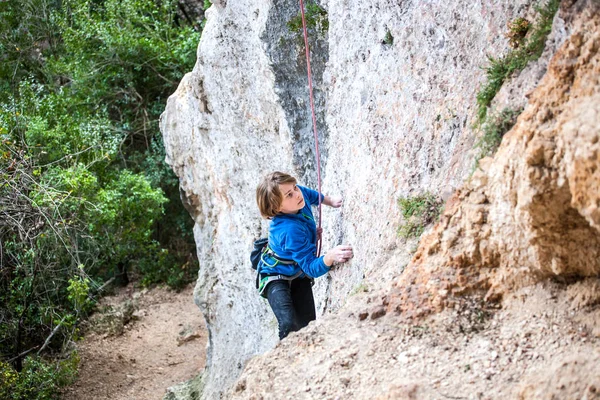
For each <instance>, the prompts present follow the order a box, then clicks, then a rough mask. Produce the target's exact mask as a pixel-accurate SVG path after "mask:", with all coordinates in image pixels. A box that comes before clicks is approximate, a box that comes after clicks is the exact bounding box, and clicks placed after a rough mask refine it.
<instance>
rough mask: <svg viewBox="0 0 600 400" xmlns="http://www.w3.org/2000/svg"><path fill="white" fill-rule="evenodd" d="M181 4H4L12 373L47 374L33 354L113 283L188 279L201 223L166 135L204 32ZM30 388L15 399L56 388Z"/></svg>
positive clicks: (35, 0)
mask: <svg viewBox="0 0 600 400" xmlns="http://www.w3.org/2000/svg"><path fill="white" fill-rule="evenodd" d="M175 6H176V3H174V2H172V1H161V0H63V1H55V0H6V1H3V2H0V89H1V91H0V361H1V362H2V364H1V367H2V371H3V372H2V374H4V375H5V377H10V376H13V375H11V374H12V373H10V369H11V368H12V369H13V370H14V374H17V375H15V376H17V377H18V379H17V381H18V382H25V381H23V380H22V379H21V378H23V379H25V378H26V375H21V374H23V373H24V371H30V372H28V373H31V369H28V368H29V367H28V365H29V366H31V365H37V366H36V367H35V368H34V369H35V370H39V371H42V370H43V365H42V364H40V363H43V362H44V361H42V360H38V359H36V358H35V357H33V358H30V359H29V361H25V360H26V357H28V356H31V355H35V354H37V353H38V352H43V353H48V352H50V353H54V354H58V353H59V352H60V351H61V349H64V348H65V344H67V343H68V342H69V341H70V340H72V338H73V337H76V336H77V335H78V331H77V323H78V321H79V320H80V319H81V318H82V317H84V316H85V315H86V313H88V312H89V311H90V310H91V308H92V307H93V304H94V301H95V299H96V298H97V296H98V295H99V293H98V289H99V288H100V287H101V286H102V284H103V283H104V282H106V281H108V280H109V279H113V280H119V281H121V282H122V283H126V282H127V281H128V279H129V276H130V275H131V274H134V275H138V276H139V277H140V278H141V281H142V282H143V283H145V284H151V283H157V282H167V283H168V284H170V285H172V286H175V287H177V286H180V285H182V284H184V283H186V282H188V281H189V280H190V279H191V278H192V277H193V271H194V263H195V262H196V261H195V259H194V244H193V239H192V237H191V233H190V232H191V224H192V221H191V219H190V218H189V216H188V215H187V213H186V212H185V210H184V209H183V207H182V206H181V203H180V201H179V198H178V195H179V189H178V181H177V179H176V177H175V176H174V175H173V174H172V172H171V171H170V170H169V168H168V167H167V166H166V165H165V164H164V162H163V160H164V149H163V147H162V142H161V140H160V134H159V132H158V117H159V115H160V113H161V111H162V109H163V108H164V104H165V102H166V98H167V96H168V95H169V94H170V93H172V92H173V91H174V90H175V88H176V85H177V84H178V82H179V80H180V79H181V77H182V76H183V73H184V72H185V71H187V70H190V69H191V68H192V66H193V63H194V61H195V47H196V45H197V43H198V41H199V35H200V34H199V32H196V31H194V30H193V29H192V28H191V27H189V26H182V25H180V24H178V23H175V10H176V8H175ZM28 363H29V364H28ZM36 363H37V364H36ZM48 368H54V367H48ZM57 374H58V373H57ZM55 375H56V374H55ZM58 375H60V374H58ZM58 375H56V376H58ZM0 378H1V377H0ZM7 379H8V378H7ZM17 381H15V380H12V381H11V382H13V383H12V384H16V383H15V382H17ZM3 382H4V381H2V380H1V379H0V385H4V386H2V387H0V392H1V391H2V390H3V389H6V387H8V386H6V385H8V384H6V385H5V384H4V383H3ZM6 382H8V381H6ZM15 390H16V389H15ZM40 390H41V389H40ZM52 390H54V389H52ZM13 392H14V391H13ZM14 393H17V392H14ZM23 393H25V392H23ZM27 393H28V394H27V396H29V397H27V396H26V397H19V396H17V397H14V396H13V397H12V398H49V397H48V396H51V395H50V394H48V395H47V396H46V395H43V396H42V395H40V396H42V397H36V396H37V395H35V396H34V395H32V394H31V393H29V392H27ZM40 393H42V391H40ZM44 393H45V392H44ZM15 396H16V395H15ZM23 396H25V394H24V395H23ZM44 396H46V397H44Z"/></svg>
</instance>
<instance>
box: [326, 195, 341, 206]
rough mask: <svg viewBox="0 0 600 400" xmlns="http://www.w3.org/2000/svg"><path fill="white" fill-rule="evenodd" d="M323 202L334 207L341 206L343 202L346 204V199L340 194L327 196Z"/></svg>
mask: <svg viewBox="0 0 600 400" xmlns="http://www.w3.org/2000/svg"><path fill="white" fill-rule="evenodd" d="M323 204H325V205H326V206H330V207H333V208H340V207H341V206H342V204H344V199H342V198H341V197H340V196H325V199H323Z"/></svg>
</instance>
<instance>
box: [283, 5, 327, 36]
mask: <svg viewBox="0 0 600 400" xmlns="http://www.w3.org/2000/svg"><path fill="white" fill-rule="evenodd" d="M304 16H305V19H306V29H307V30H309V31H310V30H314V31H316V32H317V33H320V34H325V33H327V31H328V30H329V20H328V19H327V11H325V10H324V9H322V8H321V6H319V5H318V4H316V3H306V11H305V12H304ZM287 26H288V29H289V30H290V31H291V32H295V33H298V34H302V13H301V12H298V15H296V16H295V17H293V18H292V19H290V20H289V21H288V23H287Z"/></svg>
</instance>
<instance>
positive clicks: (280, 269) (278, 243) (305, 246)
mask: <svg viewBox="0 0 600 400" xmlns="http://www.w3.org/2000/svg"><path fill="white" fill-rule="evenodd" d="M298 188H299V189H300V191H301V192H302V196H304V203H305V204H304V207H303V208H302V209H301V210H300V211H299V212H298V213H297V214H281V213H280V214H277V215H276V216H275V217H273V219H272V220H271V226H270V229H269V247H270V248H271V250H273V251H274V252H275V254H277V256H278V257H280V258H284V259H286V260H294V261H295V262H296V263H297V265H292V264H288V265H285V264H279V263H276V262H275V259H273V258H272V257H269V256H265V257H264V258H265V261H266V262H267V263H265V262H263V261H262V260H261V261H260V263H259V265H258V268H259V271H260V272H261V273H265V274H282V275H288V276H293V275H295V274H297V273H298V272H300V270H302V272H304V273H305V274H306V275H308V276H309V277H311V278H317V277H319V276H321V275H325V274H326V273H327V272H329V267H328V266H327V265H325V262H324V261H323V257H317V256H316V255H315V254H316V252H317V246H316V241H317V226H316V224H315V218H314V216H313V213H312V211H311V208H310V207H311V205H318V204H319V193H318V192H316V191H314V190H311V189H308V188H305V187H302V186H299V185H298ZM320 196H321V202H322V201H323V198H324V196H323V195H322V194H321V195H320ZM267 264H269V265H267ZM274 264H276V265H275V266H274V267H270V265H274Z"/></svg>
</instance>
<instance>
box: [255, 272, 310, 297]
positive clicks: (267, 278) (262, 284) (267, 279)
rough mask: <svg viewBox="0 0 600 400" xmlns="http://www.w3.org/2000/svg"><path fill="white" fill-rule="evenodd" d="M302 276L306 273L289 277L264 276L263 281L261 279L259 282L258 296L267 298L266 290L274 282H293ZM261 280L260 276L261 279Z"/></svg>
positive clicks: (298, 273)
mask: <svg viewBox="0 0 600 400" xmlns="http://www.w3.org/2000/svg"><path fill="white" fill-rule="evenodd" d="M302 274H304V272H302V271H298V272H297V273H296V274H295V275H293V276H287V275H266V276H264V277H263V278H262V279H260V280H259V281H258V288H257V289H258V294H259V295H261V296H262V297H264V298H267V293H266V292H265V289H266V288H267V285H268V284H269V283H271V282H273V281H280V280H284V281H293V280H294V279H296V278H299V277H300V276H301V275H302ZM258 278H260V274H259V277H258Z"/></svg>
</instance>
